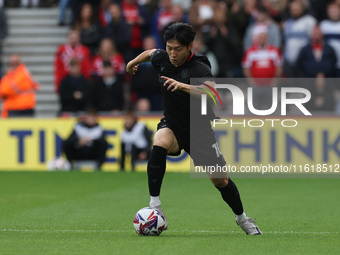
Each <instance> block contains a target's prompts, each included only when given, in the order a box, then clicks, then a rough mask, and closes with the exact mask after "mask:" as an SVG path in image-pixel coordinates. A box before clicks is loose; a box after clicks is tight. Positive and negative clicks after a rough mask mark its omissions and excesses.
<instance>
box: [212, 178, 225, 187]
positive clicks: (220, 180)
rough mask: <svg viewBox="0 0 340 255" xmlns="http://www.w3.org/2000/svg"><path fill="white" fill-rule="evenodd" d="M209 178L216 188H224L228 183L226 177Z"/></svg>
mask: <svg viewBox="0 0 340 255" xmlns="http://www.w3.org/2000/svg"><path fill="white" fill-rule="evenodd" d="M210 180H211V182H212V183H213V184H214V185H215V186H216V187H217V188H224V187H225V186H227V185H228V178H212V179H210Z"/></svg>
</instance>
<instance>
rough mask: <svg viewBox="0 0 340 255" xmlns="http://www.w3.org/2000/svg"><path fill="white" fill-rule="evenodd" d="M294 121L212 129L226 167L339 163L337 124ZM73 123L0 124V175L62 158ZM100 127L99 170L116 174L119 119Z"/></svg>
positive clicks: (184, 158) (151, 121) (176, 164)
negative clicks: (103, 148) (103, 144)
mask: <svg viewBox="0 0 340 255" xmlns="http://www.w3.org/2000/svg"><path fill="white" fill-rule="evenodd" d="M159 119H160V118H159V117H145V118H140V121H143V122H144V123H146V125H147V126H148V128H149V129H150V130H153V131H155V128H156V125H157V123H158V122H159ZM294 119H295V120H297V122H298V125H297V126H296V127H294V128H289V127H283V126H282V125H274V127H272V126H271V125H264V126H262V127H246V128H245V127H244V126H243V125H240V124H238V125H234V126H232V127H230V126H223V125H218V126H217V127H216V129H215V131H216V136H217V138H218V141H219V144H220V147H221V150H222V152H223V154H224V156H225V158H226V160H227V162H228V164H232V165H235V166H240V165H249V166H251V165H259V164H292V163H294V164H297V165H298V164H306V163H310V164H323V163H327V164H336V163H337V164H338V163H339V162H340V161H339V159H340V128H339V127H340V119H338V118H334V117H309V118H294ZM75 122H76V119H75V118H69V119H63V118H61V119H3V120H1V122H0V154H1V158H2V160H1V161H0V170H41V171H44V170H47V162H48V161H50V160H51V159H53V158H55V157H60V156H61V155H62V151H61V145H62V140H63V139H65V138H66V137H67V136H68V135H69V134H70V133H71V131H72V128H73V125H74V123H75ZM238 122H240V120H238ZM245 122H246V123H247V119H245ZM100 123H101V124H102V125H103V127H104V128H105V131H106V134H107V140H108V142H109V150H108V152H107V159H106V162H105V164H104V166H103V170H104V171H119V161H118V160H119V153H120V134H121V132H122V130H123V118H121V117H116V118H101V119H100ZM242 123H243V122H242ZM254 125H255V124H254V122H253V126H254ZM136 170H137V171H145V170H146V166H145V164H142V165H139V166H137V169H136ZM189 170H190V159H189V157H188V155H187V154H186V153H182V154H181V156H179V157H168V165H167V171H185V172H189Z"/></svg>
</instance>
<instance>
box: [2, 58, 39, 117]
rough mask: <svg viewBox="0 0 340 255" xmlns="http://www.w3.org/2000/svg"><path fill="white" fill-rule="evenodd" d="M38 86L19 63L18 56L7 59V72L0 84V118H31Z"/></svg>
mask: <svg viewBox="0 0 340 255" xmlns="http://www.w3.org/2000/svg"><path fill="white" fill-rule="evenodd" d="M38 89H39V84H38V83H37V82H36V81H35V80H34V79H33V77H32V75H31V73H30V72H29V71H28V69H27V68H26V66H25V64H24V63H22V62H21V59H20V56H19V55H17V54H13V55H11V56H10V57H9V70H8V71H7V73H6V74H5V75H4V76H3V77H2V79H1V82H0V100H3V105H2V112H1V117H2V118H7V117H33V116H34V107H35V92H36V90H38Z"/></svg>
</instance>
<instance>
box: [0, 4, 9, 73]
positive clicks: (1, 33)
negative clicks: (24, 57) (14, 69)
mask: <svg viewBox="0 0 340 255" xmlns="http://www.w3.org/2000/svg"><path fill="white" fill-rule="evenodd" d="M6 36H7V18H6V14H5V11H4V9H3V8H2V7H0V78H1V76H2V68H1V67H2V66H1V65H2V60H1V58H2V42H3V41H4V39H5V38H6Z"/></svg>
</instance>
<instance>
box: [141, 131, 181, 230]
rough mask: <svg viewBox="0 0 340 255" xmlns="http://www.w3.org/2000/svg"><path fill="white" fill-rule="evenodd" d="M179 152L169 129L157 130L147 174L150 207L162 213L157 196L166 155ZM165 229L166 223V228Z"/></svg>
mask: <svg viewBox="0 0 340 255" xmlns="http://www.w3.org/2000/svg"><path fill="white" fill-rule="evenodd" d="M178 151H179V146H178V142H177V139H176V137H175V135H174V133H173V132H172V130H171V129H169V128H161V129H159V130H158V131H157V132H156V134H155V136H154V142H153V148H152V151H151V154H150V157H149V161H148V166H147V173H148V184H149V193H150V207H154V208H156V209H158V210H160V211H161V212H162V208H161V201H160V199H159V194H160V191H161V186H162V181H163V177H164V173H165V168H166V155H167V154H172V153H176V152H178ZM162 213H163V212H162ZM166 228H167V223H166V227H165V229H166Z"/></svg>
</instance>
